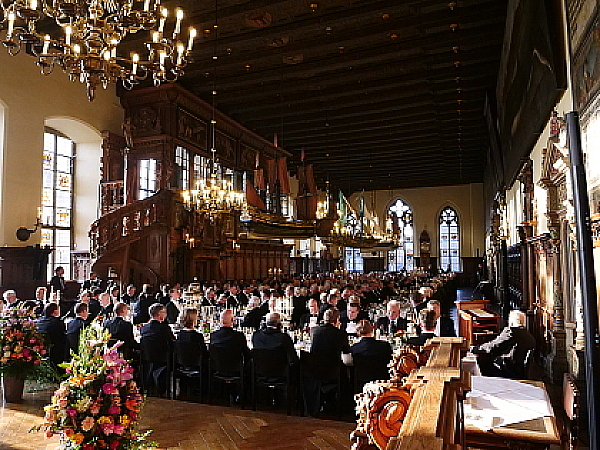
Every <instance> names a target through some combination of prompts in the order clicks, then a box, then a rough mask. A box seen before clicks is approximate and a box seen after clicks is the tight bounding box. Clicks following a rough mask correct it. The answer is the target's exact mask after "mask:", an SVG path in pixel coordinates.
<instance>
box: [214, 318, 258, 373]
mask: <svg viewBox="0 0 600 450" xmlns="http://www.w3.org/2000/svg"><path fill="white" fill-rule="evenodd" d="M233 322H234V314H233V311H232V310H231V309H226V310H224V311H223V312H222V313H221V328H219V329H218V330H216V331H213V332H212V333H211V334H210V346H211V348H213V347H215V348H217V351H226V352H230V353H234V354H235V353H241V354H242V355H244V359H245V360H246V361H249V359H250V349H249V348H248V343H247V342H246V337H245V336H244V333H242V332H240V331H235V330H234V329H233Z"/></svg>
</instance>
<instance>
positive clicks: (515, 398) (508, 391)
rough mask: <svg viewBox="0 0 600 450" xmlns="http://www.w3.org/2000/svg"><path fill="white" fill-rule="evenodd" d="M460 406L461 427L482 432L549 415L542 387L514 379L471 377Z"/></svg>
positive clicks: (548, 405) (545, 394) (550, 409)
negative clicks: (463, 418) (462, 403)
mask: <svg viewBox="0 0 600 450" xmlns="http://www.w3.org/2000/svg"><path fill="white" fill-rule="evenodd" d="M471 381H472V387H471V392H469V393H468V394H467V398H466V400H465V403H464V412H465V425H472V426H475V427H477V428H480V429H482V430H490V429H492V428H495V427H501V426H506V425H510V424H512V423H519V422H523V421H526V420H533V419H537V418H540V417H544V416H552V415H553V412H552V407H551V406H550V401H549V399H548V395H547V393H546V391H545V390H544V389H543V388H540V387H536V386H532V385H530V384H527V383H521V382H519V381H516V380H510V379H507V378H496V377H481V376H473V377H472V378H471Z"/></svg>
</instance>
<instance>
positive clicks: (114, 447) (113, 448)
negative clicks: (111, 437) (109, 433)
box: [110, 441, 121, 450]
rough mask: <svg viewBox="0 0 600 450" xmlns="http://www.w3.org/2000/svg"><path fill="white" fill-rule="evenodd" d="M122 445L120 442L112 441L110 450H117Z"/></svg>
mask: <svg viewBox="0 0 600 450" xmlns="http://www.w3.org/2000/svg"><path fill="white" fill-rule="evenodd" d="M120 445H121V443H120V442H119V441H112V442H111V443H110V450H117V449H118V448H119V446H120Z"/></svg>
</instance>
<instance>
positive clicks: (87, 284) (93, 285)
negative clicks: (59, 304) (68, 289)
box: [81, 272, 104, 291]
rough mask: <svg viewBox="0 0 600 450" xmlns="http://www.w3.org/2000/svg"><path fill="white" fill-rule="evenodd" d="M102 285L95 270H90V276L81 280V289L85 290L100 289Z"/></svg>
mask: <svg viewBox="0 0 600 450" xmlns="http://www.w3.org/2000/svg"><path fill="white" fill-rule="evenodd" d="M103 287H104V285H103V282H102V280H101V279H100V278H98V275H97V274H96V273H95V272H90V278H89V279H88V280H85V281H84V282H83V286H82V287H81V289H84V290H86V291H93V290H95V289H102V288H103Z"/></svg>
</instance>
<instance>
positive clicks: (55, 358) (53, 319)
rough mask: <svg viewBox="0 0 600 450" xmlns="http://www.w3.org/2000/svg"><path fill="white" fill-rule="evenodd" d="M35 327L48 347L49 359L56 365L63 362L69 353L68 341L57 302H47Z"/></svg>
mask: <svg viewBox="0 0 600 450" xmlns="http://www.w3.org/2000/svg"><path fill="white" fill-rule="evenodd" d="M37 327H38V331H39V333H40V334H43V335H44V337H45V338H46V343H47V344H48V345H49V347H50V350H49V352H48V358H49V359H50V361H51V362H52V363H53V364H54V365H56V366H58V364H61V363H63V362H65V361H66V360H67V357H68V354H69V343H68V341H67V330H66V328H65V324H64V322H63V321H62V320H60V306H58V304H57V303H48V304H47V305H46V306H45V307H44V314H43V316H42V317H40V318H39V319H38V321H37Z"/></svg>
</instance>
